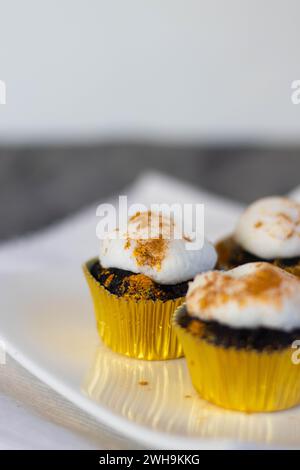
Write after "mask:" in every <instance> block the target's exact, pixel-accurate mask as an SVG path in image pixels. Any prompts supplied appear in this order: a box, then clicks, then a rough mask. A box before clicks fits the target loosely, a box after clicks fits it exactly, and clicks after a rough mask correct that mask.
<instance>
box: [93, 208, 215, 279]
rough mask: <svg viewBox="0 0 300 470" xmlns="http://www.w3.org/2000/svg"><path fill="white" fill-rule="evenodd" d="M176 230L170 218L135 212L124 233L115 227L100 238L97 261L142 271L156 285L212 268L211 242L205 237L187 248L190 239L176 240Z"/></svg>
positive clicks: (213, 264) (213, 259)
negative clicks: (103, 237)
mask: <svg viewBox="0 0 300 470" xmlns="http://www.w3.org/2000/svg"><path fill="white" fill-rule="evenodd" d="M149 214H150V217H149ZM158 218H159V224H157V221H158ZM150 231H151V232H150ZM175 232H176V223H175V221H174V220H173V219H171V218H170V217H166V216H163V217H162V216H161V215H160V216H159V215H158V214H156V213H153V212H152V213H151V212H148V213H147V212H141V213H136V214H135V215H134V216H133V217H131V218H130V219H129V222H128V226H127V229H126V232H124V231H120V230H118V229H116V230H115V231H113V232H111V233H110V234H109V235H108V236H106V238H105V239H104V240H101V244H100V255H99V261H100V264H101V266H102V267H103V268H119V269H123V270H128V271H132V272H133V273H141V274H145V275H146V276H148V277H150V278H151V279H152V280H153V281H155V282H157V283H159V284H177V283H180V282H185V281H188V280H190V279H193V277H194V276H195V275H196V274H197V273H199V272H204V271H208V270H210V269H213V268H214V266H215V264H216V261H217V254H216V251H215V248H214V246H213V245H212V244H211V243H209V242H208V241H207V240H204V244H203V246H202V248H201V249H197V250H195V249H192V250H189V249H187V247H188V244H189V243H190V242H192V240H191V239H190V238H189V237H188V236H184V237H183V238H181V239H176V237H174V233H175ZM149 233H150V234H151V235H150V236H149ZM147 237H148V238H147ZM193 241H194V240H193Z"/></svg>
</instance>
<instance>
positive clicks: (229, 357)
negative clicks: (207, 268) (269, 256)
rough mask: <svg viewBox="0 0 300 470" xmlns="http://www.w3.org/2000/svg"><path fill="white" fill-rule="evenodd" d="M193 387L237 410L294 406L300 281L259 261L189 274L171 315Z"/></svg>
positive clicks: (299, 383)
mask: <svg viewBox="0 0 300 470" xmlns="http://www.w3.org/2000/svg"><path fill="white" fill-rule="evenodd" d="M175 326H176V330H177V333H178V336H179V339H180V341H181V343H182V346H183V350H184V353H185V356H186V360H187V364H188V368H189V371H190V374H191V378H192V381H193V384H194V386H195V388H196V389H197V391H198V392H199V394H200V395H201V396H202V397H203V398H204V399H206V400H208V401H211V402H213V403H215V404H217V405H219V406H222V407H224V408H229V409H233V410H240V411H249V412H251V411H275V410H280V409H285V408H290V407H292V406H295V405H297V404H299V403H300V364H299V365H297V364H296V363H295V361H293V353H294V352H295V349H293V342H294V341H295V340H297V339H298V340H299V339H300V280H299V279H298V278H297V277H296V276H294V275H292V274H289V273H287V272H286V271H284V270H282V269H280V268H278V267H276V266H274V265H272V264H269V263H265V262H259V263H249V264H245V265H243V266H240V267H238V268H235V269H232V270H230V271H228V272H221V271H212V272H209V273H204V274H201V275H198V276H196V278H195V280H194V281H193V282H192V283H191V284H190V286H189V290H188V293H187V297H186V304H184V305H183V306H181V307H179V309H178V310H177V312H176V314H175Z"/></svg>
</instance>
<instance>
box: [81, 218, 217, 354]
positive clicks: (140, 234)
mask: <svg viewBox="0 0 300 470" xmlns="http://www.w3.org/2000/svg"><path fill="white" fill-rule="evenodd" d="M177 229H178V223H176V222H175V221H174V219H173V218H171V217H168V216H162V215H161V214H158V213H155V212H150V211H148V212H137V213H136V214H134V215H133V216H132V217H130V219H129V221H128V224H127V228H126V230H125V231H123V230H121V229H116V230H114V231H112V232H111V233H109V234H108V235H107V236H106V237H105V239H104V240H102V241H101V245H100V255H99V258H98V259H92V260H90V261H88V262H87V263H86V264H85V266H84V273H85V276H86V279H87V281H88V284H89V287H90V290H91V294H92V297H93V301H94V308H95V314H96V320H97V327H98V332H99V335H100V337H101V338H102V340H103V342H104V343H105V344H106V345H107V346H108V347H110V348H111V349H112V350H114V351H116V352H118V353H121V354H125V355H126V356H130V357H134V358H138V359H148V360H162V359H174V358H177V357H180V356H182V348H181V345H180V344H179V342H178V340H177V337H176V334H175V333H174V329H173V327H172V326H171V318H172V315H173V313H174V310H175V309H176V308H177V307H178V306H179V305H180V304H181V303H182V301H183V300H184V297H185V294H186V292H187V288H188V281H189V280H191V279H192V278H193V277H194V276H195V274H196V273H197V272H203V271H207V270H210V269H213V267H214V266H215V264H216V261H217V256H216V251H215V249H214V247H213V245H212V244H210V243H209V242H208V241H206V240H205V241H204V243H203V246H202V248H201V249H200V248H199V249H197V250H195V249H190V248H191V244H192V243H193V242H194V240H193V239H192V237H189V236H188V235H183V236H182V237H181V238H179V239H178V238H177V235H176V234H177V233H178V230H177Z"/></svg>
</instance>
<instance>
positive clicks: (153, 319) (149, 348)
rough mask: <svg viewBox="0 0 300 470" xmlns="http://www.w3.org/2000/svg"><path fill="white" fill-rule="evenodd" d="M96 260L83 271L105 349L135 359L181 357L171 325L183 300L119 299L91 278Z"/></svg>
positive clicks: (91, 261)
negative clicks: (175, 312)
mask: <svg viewBox="0 0 300 470" xmlns="http://www.w3.org/2000/svg"><path fill="white" fill-rule="evenodd" d="M96 261H97V260H96V259H92V260H90V261H88V262H87V263H85V265H84V266H83V271H84V274H85V277H86V280H87V283H88V285H89V288H90V292H91V295H92V299H93V303H94V311H95V316H96V321H97V329H98V333H99V335H100V338H101V339H102V341H103V342H104V343H105V344H106V346H108V347H109V348H111V349H112V350H113V351H115V352H117V353H120V354H125V355H126V356H129V357H133V358H136V359H145V360H165V359H176V358H179V357H182V355H183V351H182V347H181V345H180V343H179V340H178V339H177V335H176V333H175V331H174V327H173V325H172V324H171V323H172V316H173V313H174V311H175V310H176V308H177V307H178V306H179V305H180V304H181V303H182V302H183V298H182V297H180V298H178V299H175V300H168V301H166V302H162V301H160V300H157V301H152V300H134V299H132V300H131V299H124V298H122V297H118V296H116V295H114V294H111V293H110V292H109V291H108V290H107V289H105V288H104V287H103V286H102V285H101V284H100V283H99V282H98V281H97V280H96V279H95V278H94V277H93V276H92V274H91V272H90V268H91V266H92V265H93V263H95V262H96Z"/></svg>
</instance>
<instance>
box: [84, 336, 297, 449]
mask: <svg viewBox="0 0 300 470" xmlns="http://www.w3.org/2000/svg"><path fill="white" fill-rule="evenodd" d="M82 389H83V391H84V392H85V393H86V394H87V395H88V396H89V397H90V398H91V399H92V400H95V401H96V402H98V403H101V404H105V406H107V407H108V408H109V409H111V410H113V411H114V412H116V413H119V414H121V415H122V416H123V417H124V418H126V419H128V420H130V421H133V422H135V423H139V424H141V425H143V426H146V427H149V428H151V429H154V430H157V431H163V432H167V433H171V434H176V435H182V436H185V437H187V436H190V437H191V438H195V437H199V438H214V439H226V440H227V439H230V440H234V441H237V442H238V441H240V442H241V441H242V442H248V443H253V442H258V443H260V444H265V445H266V444H267V445H272V446H273V445H282V444H283V443H284V444H285V445H289V446H297V445H299V441H300V438H299V436H300V413H299V409H297V408H295V409H294V410H289V411H286V412H280V413H279V412H278V413H265V414H257V413H253V414H245V413H238V412H231V411H228V410H224V409H221V408H218V407H216V406H214V405H212V404H210V403H208V402H206V401H204V400H202V399H201V398H200V397H199V396H198V395H197V394H196V392H195V391H194V389H193V387H192V384H191V382H190V379H189V375H188V371H187V368H186V364H185V361H184V359H178V360H173V361H164V362H148V361H139V360H134V359H128V358H126V357H122V356H120V355H117V354H115V353H113V352H111V351H110V350H108V349H107V348H106V347H105V346H104V345H103V346H102V345H101V346H99V348H98V350H97V353H96V355H95V359H94V363H93V365H92V367H91V369H90V371H89V373H88V375H87V377H86V379H85V380H84V383H83V386H82ZM284 423H285V424H286V426H284V425H283V424H284Z"/></svg>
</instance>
